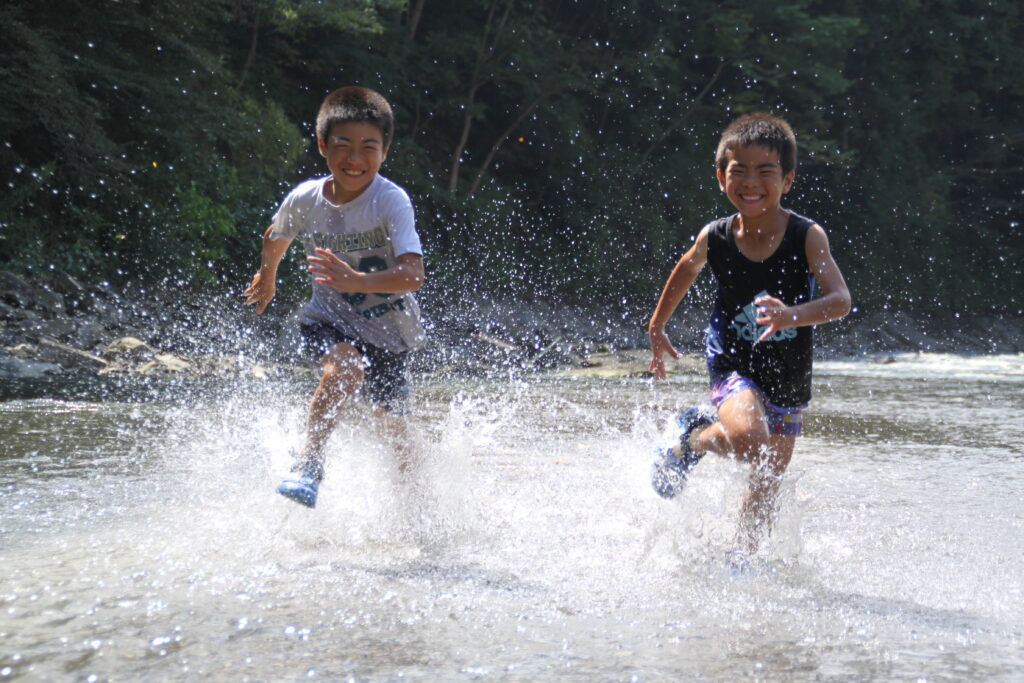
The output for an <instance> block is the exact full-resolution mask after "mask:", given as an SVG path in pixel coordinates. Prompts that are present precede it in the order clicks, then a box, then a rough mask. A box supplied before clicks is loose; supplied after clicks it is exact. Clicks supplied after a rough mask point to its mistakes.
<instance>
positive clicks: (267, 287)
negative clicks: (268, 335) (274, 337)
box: [242, 225, 292, 313]
mask: <svg viewBox="0 0 1024 683" xmlns="http://www.w3.org/2000/svg"><path fill="white" fill-rule="evenodd" d="M273 230H274V226H273V225H271V226H270V227H269V228H267V229H266V231H265V232H264V233H263V249H262V250H261V252H260V269H259V270H258V271H257V272H256V275H254V276H253V278H252V282H251V283H250V284H249V286H248V287H246V288H245V290H244V291H243V292H242V295H243V296H244V297H245V303H246V304H247V305H252V304H255V305H256V312H257V313H262V312H263V311H265V310H267V306H268V305H269V304H270V302H271V300H272V299H273V298H274V294H276V293H277V267H278V266H279V265H280V264H281V259H282V258H284V254H285V252H286V251H288V245H290V244H291V243H292V241H291V240H290V239H273V238H272V237H271V236H270V233H271V232H273Z"/></svg>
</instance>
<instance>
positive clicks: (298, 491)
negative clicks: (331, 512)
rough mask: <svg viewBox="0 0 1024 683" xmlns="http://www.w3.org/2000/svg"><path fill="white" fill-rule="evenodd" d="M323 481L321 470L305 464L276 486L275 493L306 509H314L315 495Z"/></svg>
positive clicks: (310, 464) (308, 463)
mask: <svg viewBox="0 0 1024 683" xmlns="http://www.w3.org/2000/svg"><path fill="white" fill-rule="evenodd" d="M321 479H323V471H322V469H321V468H320V467H319V466H318V465H316V464H314V463H310V462H307V463H306V464H304V465H302V466H301V467H300V468H298V471H297V472H295V473H294V474H292V475H291V476H289V477H287V478H286V479H285V480H284V481H282V482H281V483H280V484H278V485H277V492H278V493H280V494H281V495H282V496H284V497H285V498H290V499H291V500H294V501H295V502H296V503H298V504H299V505H305V506H306V507H308V508H314V507H316V494H317V491H318V490H319V488H320V480H321Z"/></svg>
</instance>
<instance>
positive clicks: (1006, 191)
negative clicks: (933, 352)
mask: <svg viewBox="0 0 1024 683" xmlns="http://www.w3.org/2000/svg"><path fill="white" fill-rule="evenodd" d="M1021 12H1022V6H1021V4H1020V3H1018V2H1014V1H1013V0H1006V1H1002V0H960V1H956V2H954V1H953V0H936V1H934V2H915V1H908V2H900V3H892V2H879V1H877V0H836V1H830V2H815V1H812V0H792V1H790V2H782V3H760V4H759V3H754V4H751V3H746V2H732V1H726V2H720V3H706V2H702V3H698V2H665V1H661V0H643V1H641V0H625V1H621V2H606V1H604V0H561V1H554V0H533V1H526V0H448V1H446V2H441V1H439V0H408V2H404V1H402V0H206V1H205V2H190V1H186V0H162V1H161V0H119V1H109V2H103V3H93V2H84V1H83V2H75V1H72V0H55V1H54V2H51V3H43V4H39V3H35V2H32V3H30V2H28V1H27V0H10V1H8V2H6V3H4V5H3V6H2V8H0V43H2V45H3V46H4V47H3V52H2V54H0V84H2V88H3V93H4V98H3V100H2V101H0V130H2V133H0V135H2V143H0V181H2V183H3V187H4V188H5V189H4V193H3V195H2V197H0V260H2V262H3V264H4V265H3V266H2V267H4V268H8V269H12V270H16V271H19V272H23V273H28V274H42V273H45V272H46V271H49V270H51V269H54V268H59V269H61V270H65V271H67V272H69V273H71V274H73V275H79V276H81V277H83V278H85V279H86V280H88V281H98V280H108V281H111V282H125V281H129V280H132V281H142V282H145V283H148V284H149V285H150V286H153V287H161V288H163V289H165V290H166V289H172V290H177V289H180V290H181V292H182V295H183V296H185V295H187V294H188V292H190V291H195V290H199V289H201V290H205V291H210V290H211V289H214V290H222V291H229V290H230V291H234V290H240V289H241V288H242V287H243V286H244V285H245V283H246V282H247V280H248V279H249V277H250V276H251V273H252V272H253V270H254V268H255V265H256V262H257V259H258V253H259V239H258V238H259V234H260V233H261V232H262V230H263V229H264V228H265V227H266V225H267V224H268V223H269V221H270V218H271V216H272V214H273V211H274V209H275V207H276V205H277V203H278V202H279V201H280V199H281V198H282V197H283V196H284V194H285V193H286V192H287V191H288V189H289V188H290V187H291V186H293V185H294V184H295V183H296V182H297V181H298V180H300V179H302V178H305V177H309V176H311V175H316V174H321V173H323V168H324V167H323V165H322V163H321V159H320V158H319V156H318V155H317V154H316V149H315V144H314V142H313V121H314V118H315V114H316V109H317V107H318V105H319V102H320V100H321V99H322V98H323V96H324V95H325V94H326V93H327V92H329V91H331V90H333V89H334V88H336V87H339V86H341V85H347V84H362V85H367V86H370V87H373V88H375V89H377V90H379V91H381V92H382V93H383V94H384V95H385V96H386V97H388V99H389V100H390V101H391V102H392V105H393V106H394V109H395V113H396V117H397V131H396V139H395V142H394V145H393V147H392V149H391V153H390V155H389V157H388V160H387V162H386V164H385V167H384V169H383V173H384V174H385V175H387V176H388V177H390V178H392V179H393V180H395V181H396V182H398V183H399V184H401V185H403V186H404V187H406V188H407V190H408V191H409V193H410V195H411V196H412V198H413V201H414V203H415V205H416V208H417V219H418V225H419V230H420V233H421V236H422V238H423V241H424V245H425V248H426V250H427V258H428V269H429V273H430V285H429V287H430V292H433V293H435V294H437V293H440V294H441V295H443V296H445V297H452V298H455V299H457V298H458V296H459V295H464V296H469V295H474V296H475V295H478V294H480V293H487V294H495V295H503V296H513V297H524V298H530V297H539V298H542V299H544V300H547V301H571V302H573V303H580V304H592V305H603V303H604V302H607V303H611V302H614V304H615V305H616V306H625V307H627V308H632V307H635V308H636V309H637V310H646V311H649V310H650V307H651V306H653V302H654V301H655V299H656V297H657V290H658V288H659V287H660V285H661V283H662V282H663V281H664V278H665V277H666V275H667V273H668V272H669V270H670V269H671V267H672V265H673V263H674V262H675V260H676V259H677V258H678V256H679V255H680V254H681V252H682V251H683V250H684V248H685V247H686V245H688V244H689V242H690V240H691V238H692V236H693V235H694V234H695V233H696V231H697V230H698V229H699V228H700V226H701V225H703V224H704V223H705V222H707V221H708V220H710V219H712V218H714V217H716V216H719V215H724V214H726V213H728V212H729V210H730V207H729V206H728V204H727V202H726V201H725V199H724V198H723V197H722V196H721V194H720V192H719V190H718V187H717V183H716V181H715V178H714V169H713V157H714V148H715V145H716V143H717V135H718V133H719V131H720V130H721V128H722V127H723V126H724V125H725V124H726V123H727V122H728V121H729V120H730V119H731V118H733V117H734V116H736V115H738V114H740V113H744V112H748V111H754V110H769V111H771V112H773V113H776V114H779V115H782V116H784V117H786V118H787V119H788V120H789V121H790V122H791V123H792V124H793V126H794V128H795V130H796V131H797V135H798V140H799V143H800V161H799V167H798V174H797V182H796V185H795V187H794V190H793V191H792V192H791V193H790V195H789V196H788V198H787V201H786V205H787V206H789V207H790V208H793V209H795V210H797V211H799V212H800V213H803V214H806V215H809V216H811V217H813V218H815V219H817V220H818V221H819V222H820V223H821V224H822V225H824V226H825V228H826V229H827V230H828V231H829V234H830V239H831V241H832V247H833V251H834V253H835V255H836V258H837V260H838V261H839V263H840V265H841V266H842V268H843V270H844V272H845V274H846V276H847V280H848V281H849V283H850V285H851V290H852V292H853V295H854V299H855V301H856V302H857V303H858V304H860V305H861V306H862V307H865V308H866V307H871V308H875V309H878V308H881V307H887V308H892V309H898V310H912V309H922V308H925V309H939V310H947V311H957V310H978V311H985V312H997V313H998V312H1005V313H1015V314H1019V313H1020V312H1021V308H1022V306H1024V301H1022V297H1021V292H1022V291H1024V275H1022V267H1021V260H1022V258H1024V238H1022V233H1021V226H1020V222H1021V217H1022V208H1024V190H1022V183H1021V180H1020V179H1021V177H1022V173H1021V171H1022V167H1024V117H1021V112H1022V111H1024V84H1022V81H1021V79H1020V77H1019V76H1020V74H1022V73H1024V30H1022V16H1021ZM294 251H297V250H294ZM293 256H297V254H294V253H293ZM282 276H283V277H286V278H289V279H291V280H294V282H295V283H296V284H297V283H300V282H302V281H303V279H304V275H303V273H302V272H301V270H300V267H299V265H298V263H296V264H295V267H292V268H287V267H286V268H282ZM302 289H303V287H298V286H297V287H290V288H289V287H286V288H283V291H285V292H287V291H291V292H294V294H293V296H295V297H301V296H302V291H301V290H302ZM699 290H700V292H702V293H703V295H705V296H706V295H707V291H708V287H707V283H706V282H705V284H704V285H702V288H699ZM428 294H429V292H428Z"/></svg>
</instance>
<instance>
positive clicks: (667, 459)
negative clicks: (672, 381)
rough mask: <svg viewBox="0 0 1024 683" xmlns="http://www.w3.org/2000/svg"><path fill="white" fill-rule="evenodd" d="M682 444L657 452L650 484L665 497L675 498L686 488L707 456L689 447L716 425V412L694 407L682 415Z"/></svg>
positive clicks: (680, 440)
mask: <svg viewBox="0 0 1024 683" xmlns="http://www.w3.org/2000/svg"><path fill="white" fill-rule="evenodd" d="M678 423H679V427H680V429H682V434H680V435H679V444H678V445H676V446H672V447H671V448H665V449H663V450H661V451H659V452H658V457H657V459H656V460H655V461H654V468H653V470H652V472H651V485H652V486H653V487H654V490H655V492H657V494H658V495H659V496H661V497H662V498H674V497H675V496H676V494H678V493H679V492H680V491H682V490H683V487H684V486H685V485H686V476H687V474H689V472H690V470H691V469H693V466H694V465H696V464H697V462H698V461H699V460H700V459H701V458H702V457H704V454H703V453H698V452H697V451H695V450H693V449H692V448H690V436H691V435H692V434H693V433H694V432H695V431H697V430H700V429H704V428H706V427H710V426H711V425H713V424H714V423H715V413H714V411H713V410H712V409H711V408H709V407H707V406H692V407H690V408H687V409H686V410H685V411H683V413H682V414H681V415H680V416H679V420H678Z"/></svg>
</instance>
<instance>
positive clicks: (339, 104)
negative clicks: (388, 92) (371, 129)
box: [316, 85, 395, 149]
mask: <svg viewBox="0 0 1024 683" xmlns="http://www.w3.org/2000/svg"><path fill="white" fill-rule="evenodd" d="M350 121H358V122H366V123H372V124H373V125H375V126H377V127H378V128H380V133H381V137H382V138H383V140H381V143H382V144H383V145H384V148H385V149H387V148H388V147H389V146H390V145H391V138H392V136H393V135H394V132H395V116H394V114H392V113H391V105H390V104H388V101H387V100H386V99H384V96H383V95H381V94H380V93H378V92H376V91H374V90H370V89H369V88H363V87H361V86H358V85H350V86H347V87H344V88H339V89H337V90H335V91H334V92H332V93H331V94H330V95H328V96H327V97H325V98H324V101H323V103H322V104H321V105H320V112H319V113H318V114H317V115H316V137H317V138H318V139H319V140H322V141H324V142H326V141H327V134H328V133H329V132H330V131H331V126H333V125H334V124H336V123H348V122H350Z"/></svg>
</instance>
